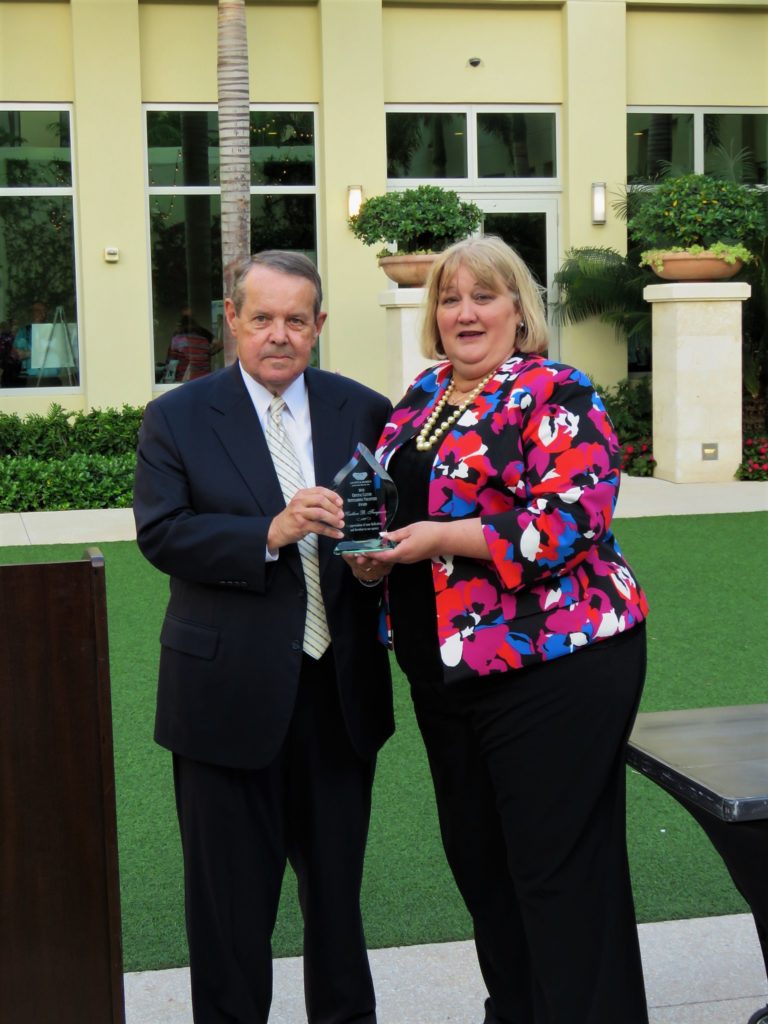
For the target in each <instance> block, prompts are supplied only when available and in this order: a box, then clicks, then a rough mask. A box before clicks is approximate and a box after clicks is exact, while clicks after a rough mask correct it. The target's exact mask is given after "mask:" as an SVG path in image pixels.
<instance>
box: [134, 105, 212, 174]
mask: <svg viewBox="0 0 768 1024" xmlns="http://www.w3.org/2000/svg"><path fill="white" fill-rule="evenodd" d="M147 146H148V149H149V184H150V185H160V186H165V187H177V186H183V185H217V184H218V182H219V118H218V114H217V113H216V112H215V111H210V110H149V111H147Z"/></svg>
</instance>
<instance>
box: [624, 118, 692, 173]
mask: <svg viewBox="0 0 768 1024" xmlns="http://www.w3.org/2000/svg"><path fill="white" fill-rule="evenodd" d="M692 170H693V114H690V113H688V114H686V113H682V112H680V113H673V114H669V113H660V112H657V113H647V114H645V113H643V114H628V115H627V181H628V182H632V181H637V180H638V179H648V178H658V177H660V176H661V175H662V174H665V173H667V172H669V173H672V174H689V173H690V172H691V171H692Z"/></svg>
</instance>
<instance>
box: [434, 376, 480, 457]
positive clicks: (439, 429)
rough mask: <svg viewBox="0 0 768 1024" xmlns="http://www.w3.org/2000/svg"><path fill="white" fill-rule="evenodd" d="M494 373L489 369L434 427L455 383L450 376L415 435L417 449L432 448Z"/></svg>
mask: <svg viewBox="0 0 768 1024" xmlns="http://www.w3.org/2000/svg"><path fill="white" fill-rule="evenodd" d="M495 373H496V370H495V369H493V370H491V372H490V373H489V374H488V376H487V377H484V378H483V380H481V381H480V383H479V384H478V385H477V387H476V388H474V389H473V390H472V391H470V393H469V394H468V395H467V397H466V398H465V399H464V401H463V402H462V403H461V405H457V406H456V408H455V409H454V410H453V412H452V413H451V414H450V416H448V417H447V419H444V420H443V422H442V423H441V424H440V426H439V427H435V424H436V423H437V421H438V419H439V418H440V414H441V413H442V411H443V408H444V407H445V404H446V402H447V401H448V399H449V398H450V397H451V395H452V394H453V392H454V390H455V388H456V385H455V384H454V381H453V377H451V381H450V383H449V385H448V387H447V388H446V389H445V391H444V392H443V396H442V398H441V399H440V400H439V401H438V402H437V403H436V405H435V408H434V409H433V410H432V412H431V413H430V415H429V417H428V418H427V421H426V423H425V424H424V426H423V427H422V428H421V430H420V431H419V433H418V434H417V435H416V449H417V451H420V452H428V451H430V449H432V448H434V446H435V444H436V442H437V441H439V440H440V438H441V437H442V436H443V434H444V433H445V432H446V431H447V430H448V428H449V427H452V426H453V424H454V423H455V422H456V420H457V419H458V418H459V417H460V416H461V414H462V413H463V412H464V410H465V409H467V408H468V407H469V406H470V405H471V404H472V403H473V402H474V400H475V399H476V398H477V396H478V395H479V394H480V392H481V391H482V390H483V388H484V387H485V385H486V384H487V383H488V381H489V380H490V379H491V377H492V376H493V375H494V374H495ZM433 428H434V430H433Z"/></svg>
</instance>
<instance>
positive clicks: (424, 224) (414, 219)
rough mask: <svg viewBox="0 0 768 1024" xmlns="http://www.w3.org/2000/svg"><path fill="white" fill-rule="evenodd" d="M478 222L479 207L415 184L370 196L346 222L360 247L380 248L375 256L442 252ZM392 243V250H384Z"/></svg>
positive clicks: (452, 194) (450, 193)
mask: <svg viewBox="0 0 768 1024" xmlns="http://www.w3.org/2000/svg"><path fill="white" fill-rule="evenodd" d="M482 219H483V212H482V210H481V209H480V207H479V206H477V205H476V204H475V203H465V202H463V201H462V200H461V199H459V196H458V193H456V192H453V191H451V190H450V189H445V188H440V187H439V186H438V185H419V186H418V187H417V188H407V189H405V191H404V192H387V193H386V195H383V196H371V197H370V199H366V200H365V201H364V202H363V203H362V204H361V206H360V211H359V213H357V214H356V216H354V217H350V218H349V221H348V223H349V226H350V228H351V229H352V233H353V234H354V236H355V237H356V238H359V239H360V241H361V242H362V243H363V245H381V246H384V249H383V250H382V251H381V252H380V253H379V255H381V256H391V255H395V254H402V253H419V252H442V250H443V249H446V248H447V247H448V246H449V245H452V244H453V243H454V242H458V241H459V240H460V239H462V238H466V237H467V236H468V235H471V234H472V232H473V231H475V230H476V229H477V228H478V227H479V226H480V223H481V222H482ZM393 243H394V244H395V245H396V246H397V248H396V250H390V249H389V248H387V246H388V245H390V244H393Z"/></svg>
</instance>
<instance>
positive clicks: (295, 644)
mask: <svg viewBox="0 0 768 1024" xmlns="http://www.w3.org/2000/svg"><path fill="white" fill-rule="evenodd" d="M291 650H292V651H300V650H301V644H300V643H298V642H297V641H296V640H293V641H292V643H291Z"/></svg>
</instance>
